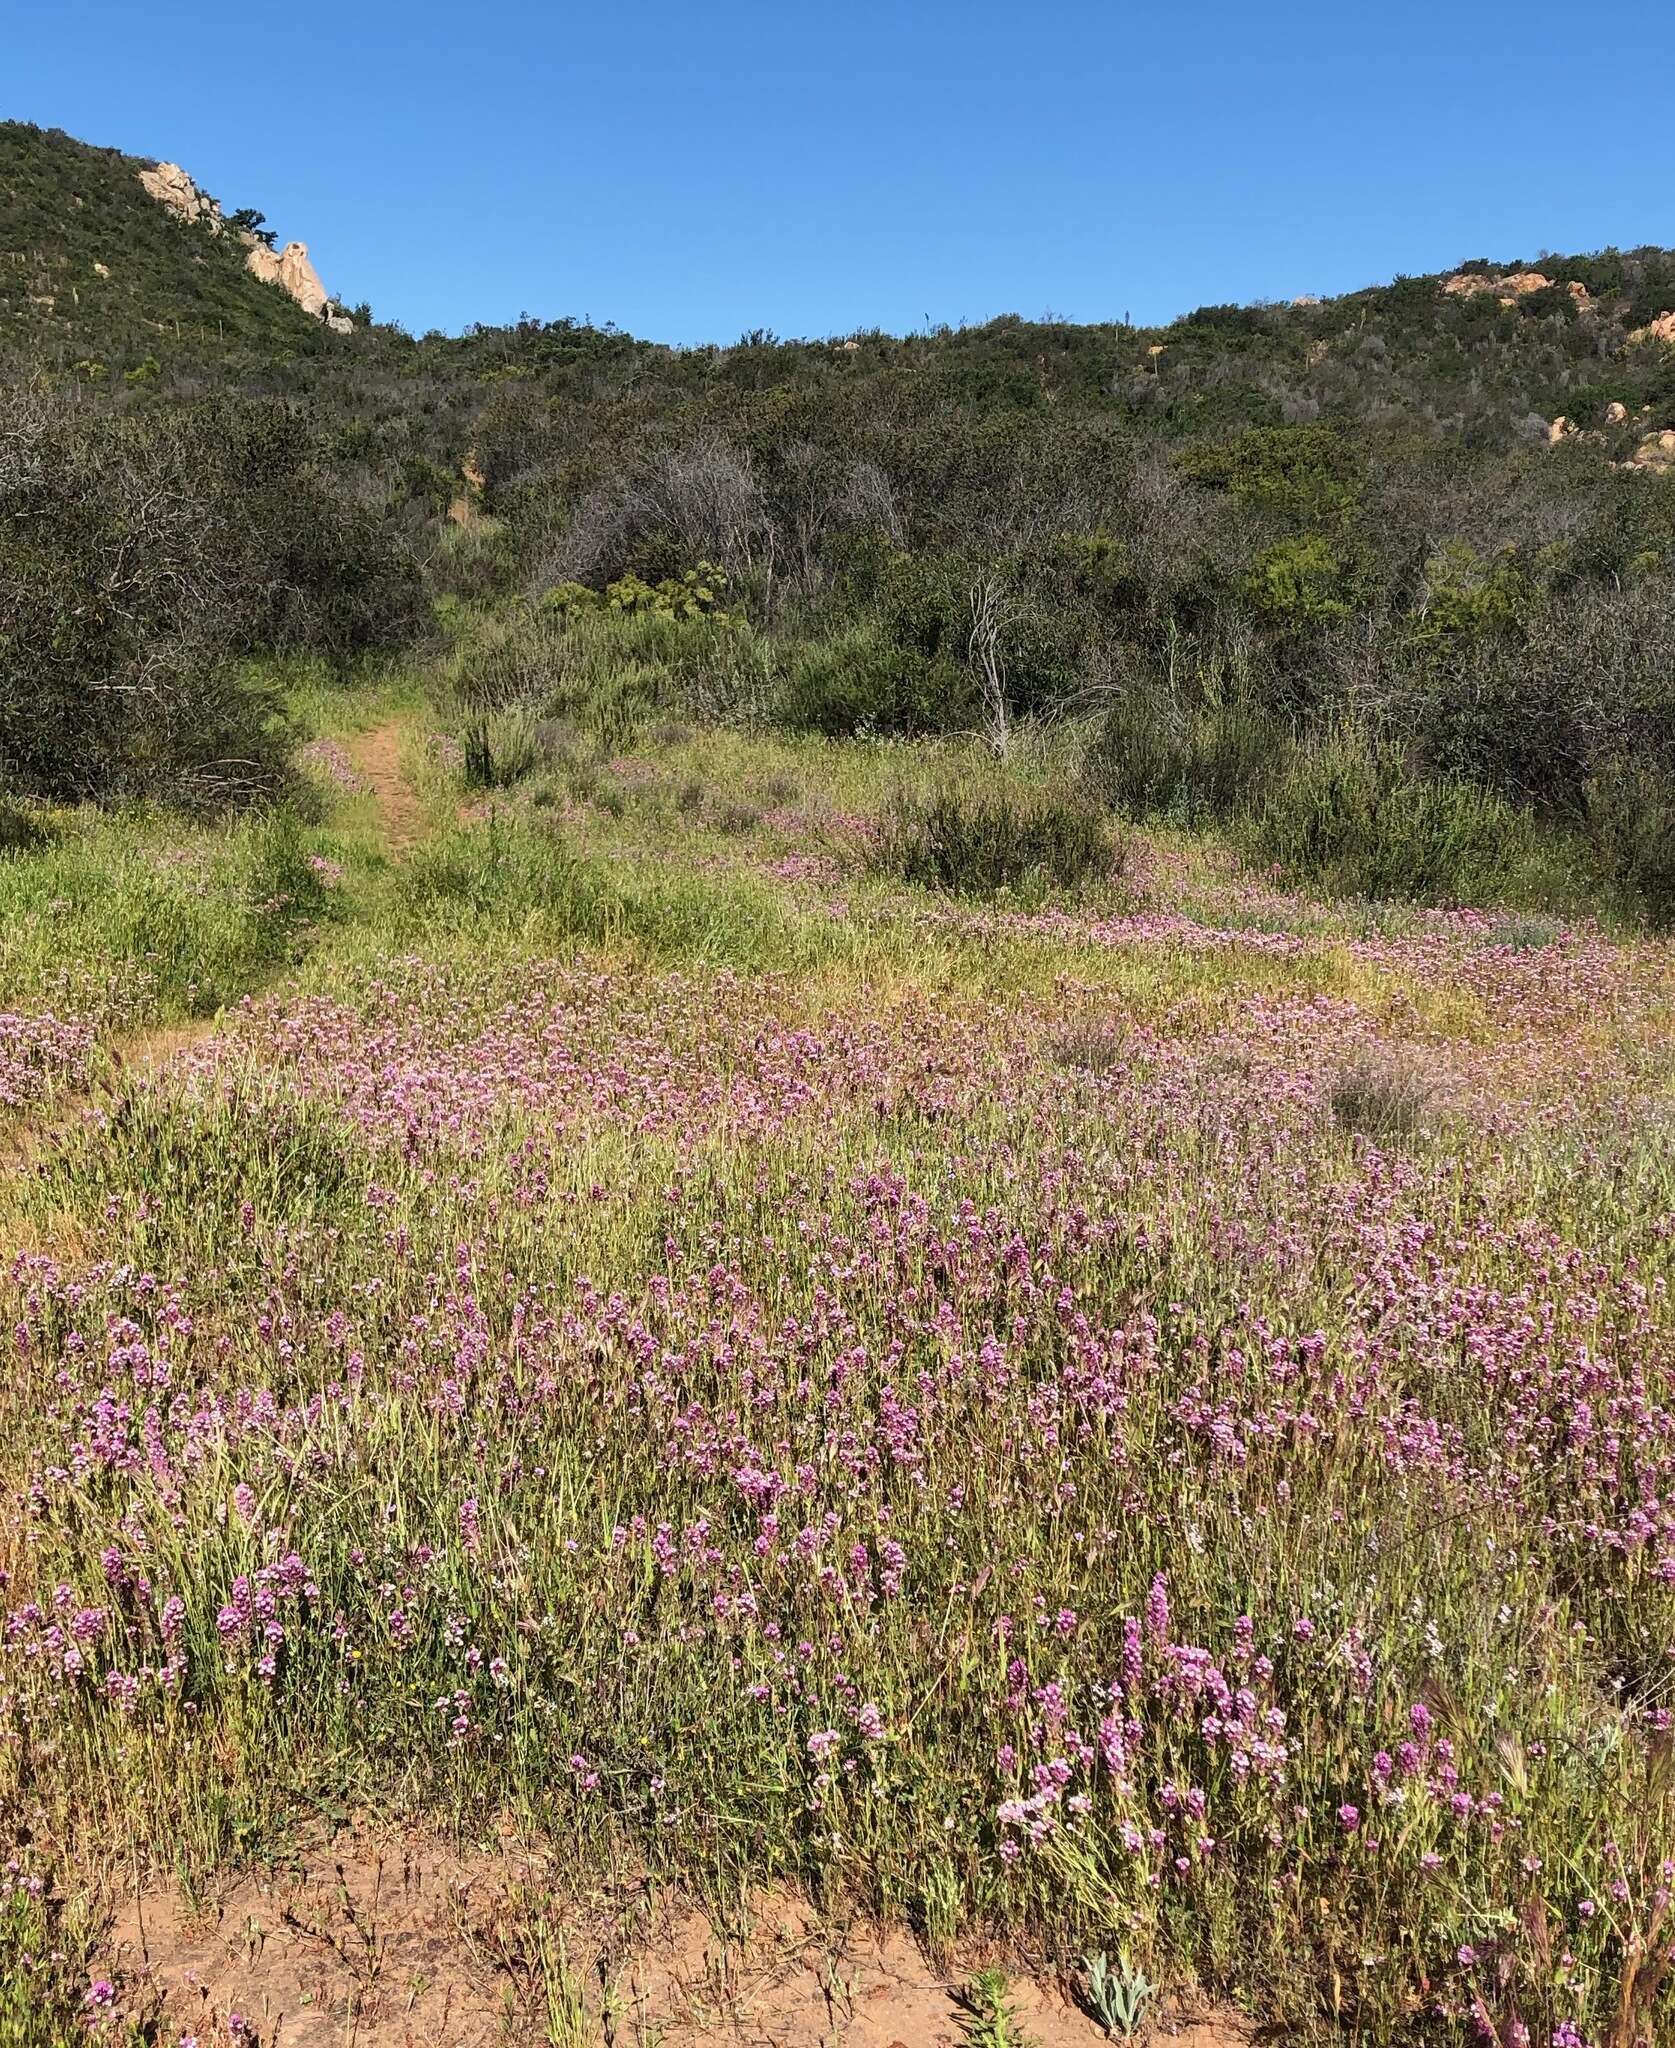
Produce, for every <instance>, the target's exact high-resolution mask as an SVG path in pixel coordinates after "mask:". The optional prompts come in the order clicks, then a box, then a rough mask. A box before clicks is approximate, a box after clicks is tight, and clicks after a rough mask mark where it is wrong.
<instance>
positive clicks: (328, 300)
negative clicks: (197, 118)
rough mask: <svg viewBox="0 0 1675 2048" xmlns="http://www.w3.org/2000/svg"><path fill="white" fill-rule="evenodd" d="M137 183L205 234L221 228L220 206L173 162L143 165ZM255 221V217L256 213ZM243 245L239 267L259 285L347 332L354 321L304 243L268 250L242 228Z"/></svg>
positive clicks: (223, 225) (336, 330)
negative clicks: (341, 309) (324, 280)
mask: <svg viewBox="0 0 1675 2048" xmlns="http://www.w3.org/2000/svg"><path fill="white" fill-rule="evenodd" d="M139 178H140V183H141V184H142V185H143V186H144V187H145V189H146V190H147V191H148V192H149V193H150V194H151V196H152V198H153V199H155V200H156V201H157V203H158V204H159V205H160V206H166V207H167V208H168V209H169V211H170V212H171V213H174V214H178V215H179V216H180V218H181V219H182V220H184V221H189V222H191V223H193V224H194V225H197V224H199V223H202V224H203V225H205V226H207V227H208V229H209V231H210V233H211V234H213V235H219V234H222V233H224V232H225V231H226V227H227V222H226V221H225V220H224V219H223V218H222V214H221V208H220V206H219V205H218V204H217V203H216V201H215V200H213V199H211V198H210V196H209V194H208V193H207V192H200V191H199V189H198V187H197V185H196V183H195V182H194V180H193V179H192V177H191V176H190V174H189V173H188V172H186V171H184V170H182V169H181V167H180V165H179V164H152V165H150V166H148V167H147V168H145V169H143V170H142V171H141V172H140V174H139ZM256 218H257V219H260V215H257V216H256ZM237 233H238V238H239V240H240V241H241V242H242V243H243V244H244V246H245V257H244V267H245V268H246V270H248V271H249V272H250V274H251V276H252V277H256V278H259V279H260V280H261V281H262V283H263V284H276V285H278V287H279V289H280V290H281V291H282V292H287V293H289V295H290V296H291V297H292V298H293V299H295V300H296V302H297V304H298V305H299V306H301V308H302V309H303V311H304V312H305V313H306V314H308V316H309V318H310V319H313V320H323V321H324V322H325V324H326V325H327V326H328V327H329V328H330V329H331V330H332V332H333V333H334V334H348V333H350V332H352V331H353V328H354V325H355V323H354V322H353V321H352V320H351V319H349V318H348V316H347V315H346V314H343V313H340V312H338V311H337V309H336V305H335V303H334V301H333V299H332V296H331V293H330V292H328V291H327V290H326V288H325V286H324V285H323V284H322V283H321V281H320V273H319V272H318V271H317V270H316V269H315V268H314V265H313V263H312V262H311V261H310V260H309V255H308V244H307V243H306V242H287V243H286V244H285V246H284V248H283V249H280V250H278V251H275V250H273V249H270V248H269V247H268V245H267V244H266V242H264V241H263V240H262V238H261V237H260V236H259V235H256V234H253V233H252V232H251V231H250V230H249V229H248V228H240V229H238V230H237Z"/></svg>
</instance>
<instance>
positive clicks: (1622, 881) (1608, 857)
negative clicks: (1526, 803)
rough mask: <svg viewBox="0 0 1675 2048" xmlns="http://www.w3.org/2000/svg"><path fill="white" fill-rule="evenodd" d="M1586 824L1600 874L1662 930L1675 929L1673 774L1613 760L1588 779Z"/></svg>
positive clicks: (1654, 765)
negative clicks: (1666, 926) (1672, 925)
mask: <svg viewBox="0 0 1675 2048" xmlns="http://www.w3.org/2000/svg"><path fill="white" fill-rule="evenodd" d="M1585 799H1586V807H1587V824H1588V831H1589V835H1590V837H1591V838H1592V841H1593V844H1594V848H1595V851H1596V856H1597V858H1598V861H1599V865H1600V869H1601V871H1602V872H1603V874H1604V875H1605V877H1606V879H1607V881H1609V882H1610V883H1611V884H1612V886H1613V887H1615V888H1616V889H1618V890H1619V891H1621V893H1622V895H1623V896H1624V898H1625V899H1626V900H1627V901H1628V902H1629V903H1631V904H1633V905H1635V906H1637V907H1638V908H1639V909H1641V910H1642V911H1644V912H1645V914H1646V915H1647V916H1649V917H1650V918H1652V919H1653V920H1654V921H1655V922H1656V923H1658V924H1664V925H1667V924H1675V773H1672V772H1671V771H1670V770H1669V769H1668V768H1665V767H1660V766H1659V765H1658V764H1657V763H1655V762H1652V761H1646V760H1635V759H1631V758H1629V757H1628V756H1625V755H1615V756H1613V757H1611V758H1610V759H1608V760H1605V761H1602V762H1601V763H1600V765H1599V766H1598V767H1597V768H1596V769H1595V770H1594V772H1593V774H1592V775H1590V776H1589V778H1588V782H1587V786H1586V791H1585Z"/></svg>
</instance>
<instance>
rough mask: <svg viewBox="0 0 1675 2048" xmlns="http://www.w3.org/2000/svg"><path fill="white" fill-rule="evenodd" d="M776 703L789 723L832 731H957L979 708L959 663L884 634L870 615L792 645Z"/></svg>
mask: <svg viewBox="0 0 1675 2048" xmlns="http://www.w3.org/2000/svg"><path fill="white" fill-rule="evenodd" d="M775 708H776V711H777V714H778V716H779V717H780V718H781V719H782V720H783V721H784V723H785V724H787V725H789V726H791V727H793V728H794V729H796V730H798V731H803V732H819V733H825V734H827V735H828V736H829V737H832V738H840V737H848V736H851V735H854V734H878V735H887V736H888V735H901V736H909V737H910V736H912V735H914V734H920V733H936V732H956V731H960V730H962V729H964V728H967V727H970V726H972V725H974V724H975V723H976V721H977V715H978V713H977V692H976V689H975V687H974V686H973V684H972V681H971V678H970V676H969V675H968V674H967V673H966V672H965V671H964V670H963V669H961V668H960V667H958V666H957V665H956V664H955V663H954V662H953V661H951V660H949V659H947V658H946V657H940V658H939V657H937V656H933V655H927V654H924V653H922V652H921V651H920V650H919V649H918V648H916V647H904V646H901V645H899V644H897V643H894V642H892V641H890V640H888V639H886V638H885V637H884V636H883V634H882V633H881V631H880V629H879V627H878V625H877V624H876V623H875V622H873V621H870V620H867V621H862V622H861V623H859V624H856V625H853V626H850V627H849V628H848V629H847V630H845V631H842V632H840V633H838V634H836V635H835V636H834V637H832V638H830V639H818V640H807V641H804V642H802V643H801V644H800V645H797V646H795V647H793V648H792V649H791V650H790V651H789V655H788V658H787V662H786V669H785V675H784V679H783V682H782V683H781V686H780V693H779V697H778V701H777V704H776V707H775Z"/></svg>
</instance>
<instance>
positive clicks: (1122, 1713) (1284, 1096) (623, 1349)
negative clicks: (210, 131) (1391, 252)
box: [0, 129, 1675, 2048]
mask: <svg viewBox="0 0 1675 2048" xmlns="http://www.w3.org/2000/svg"><path fill="white" fill-rule="evenodd" d="M8 137H9V146H10V148H11V149H12V152H13V160H14V161H16V162H19V163H21V164H23V165H24V166H25V167H26V169H27V176H26V177H20V178H16V179H14V180H13V182H12V185H11V188H10V189H11V190H12V191H13V192H15V193H23V192H25V191H27V195H28V197H27V205H26V206H25V204H24V203H23V201H22V200H20V201H19V204H18V206H17V208H16V212H15V217H14V216H13V215H12V214H8V216H7V218H8V222H9V223H10V233H9V241H10V242H15V243H17V244H18V245H19V246H20V247H26V248H27V250H28V251H29V252H32V253H30V254H29V259H28V261H29V264H31V265H33V266H34V267H33V270H32V271H31V272H30V275H31V278H32V280H33V282H34V283H35V284H37V285H44V286H45V287H47V288H45V289H39V290H32V291H26V292H24V294H23V297H22V299H21V300H20V301H18V302H17V303H16V304H14V305H12V307H11V311H10V313H9V315H8V318H9V319H10V320H11V322H12V324H11V326H10V327H9V329H8V341H7V343H6V346H5V348H4V350H3V351H0V353H3V355H4V360H3V361H0V1330H3V1331H4V1332H5V1337H4V1340H3V1342H0V1497H3V1498H5V1499H9V1500H10V1501H11V1502H12V1503H13V1511H12V1512H11V1513H10V1514H8V1515H6V1516H3V1517H0V2048H65V2044H66V2043H68V2042H82V2043H91V2044H96V2048H141V2044H153V2048H155V2044H160V2043H174V2044H176V2048H185V2044H191V2043H208V2042H210V2041H211V2040H215V2041H220V2042H223V2043H228V2044H235V2048H301V2044H304V2043H312V2042H322V2043H323V2042H326V2041H328V2040H329V2041H330V2042H332V2043H334V2044H335V2043H340V2042H350V2041H353V2042H355V2043H357V2044H358V2048H411V2043H412V2042H414V2041H416V2040H424V2041H434V2042H436V2043H438V2044H450V2048H451V2044H455V2043H458V2044H461V2048H525V2044H527V2043H530V2042H532V2041H545V2042H548V2043H551V2044H555V2048H723V2044H725V2043H731V2044H734V2048H738V2044H740V2043H746V2042H749V2043H756V2042H765V2041H772V2042H773V2043H774V2044H776V2048H933V2044H934V2048H950V2044H952V2043H954V2042H957V2041H964V2042H967V2043H970V2044H972V2048H1100V2044H1102V2043H1109V2042H1111V2041H1113V2040H1127V2041H1131V2042H1133V2043H1135V2044H1136V2048H1145V2044H1147V2043H1152V2044H1156V2048H1161V2044H1162V2043H1164V2042H1169V2043H1172V2044H1174V2048H1257V2044H1258V2043H1274V2042H1279V2041H1284V2042H1286V2043H1290V2044H1295V2048H1350V2044H1351V2043H1354V2044H1356V2048H1485V2044H1487V2043H1494V2044H1497V2048H1657V2044H1660V2043H1666V2042H1669V2041H1671V2040H1675V1949H1672V1948H1671V1945H1670V1937H1671V1929H1672V1926H1675V1922H1672V1919H1671V1913H1672V1910H1675V1897H1672V1890H1675V1863H1672V1862H1671V1860H1670V1852H1671V1845H1672V1844H1675V1692H1672V1672H1675V1291H1672V1287H1675V470H1672V469H1671V467H1670V466H1669V465H1667V464H1666V463H1665V461H1664V460H1663V456H1664V452H1665V441H1664V438H1663V437H1664V436H1665V435H1666V434H1668V435H1669V436H1670V437H1671V441H1675V403H1672V400H1675V392H1672V389H1671V384H1670V375H1671V362H1672V359H1675V346H1671V344H1670V341H1669V339H1668V336H1669V330H1670V327H1671V326H1672V325H1675V322H1672V321H1671V318H1670V311H1671V276H1672V270H1671V260H1670V258H1669V257H1668V256H1666V255H1665V254H1664V253H1662V252H1659V251H1653V250H1646V251H1640V252H1637V253H1635V254H1633V255H1630V256H1615V255H1613V256H1605V257H1596V258H1585V259H1578V260H1577V261H1575V262H1570V261H1567V260H1565V259H1560V258H1556V257H1552V258H1544V259H1542V261H1541V263H1540V266H1539V267H1535V266H1530V265H1514V264H1496V265H1488V264H1474V265H1468V266H1467V267H1466V268H1465V269H1464V270H1461V271H1447V272H1442V273H1439V274H1438V275H1437V276H1435V277H1431V278H1427V279H1420V280H1401V281H1399V282H1397V283H1395V284H1392V285H1389V286H1384V287H1379V288H1377V289H1374V290H1369V291H1366V292H1361V293H1356V294H1352V295H1350V296H1347V297H1345V298H1342V299H1339V300H1336V301H1333V302H1330V303H1327V304H1312V303H1311V304H1303V303H1300V304H1296V305H1287V306H1278V307H1250V308H1236V307H1220V308H1208V309H1201V310H1200V311H1198V312H1196V313H1194V314H1192V315H1190V316H1188V317H1186V318H1184V319H1182V320H1180V321H1177V322H1175V323H1173V324H1172V325H1170V326H1168V327H1165V328H1160V329H1156V330H1150V331H1145V330H1138V329H1134V328H1131V327H1127V326H1123V325H1107V326H1067V325H1056V324H1050V323H1029V322H1025V321H1022V320H1018V319H1013V318H1004V319H999V320H995V321H992V322H989V323H986V324H985V325H983V326H981V327H972V328H965V329H960V330H951V329H950V330H942V331H937V332H928V333H923V334H917V335H912V336H906V337H894V336H889V335H884V334H877V333H867V334H856V335H853V336H849V337H846V338H841V339H828V340H821V341H808V340H805V341H792V342H782V341H779V340H776V339H775V338H774V337H772V336H770V335H765V334H752V335H747V336H745V337H743V338H741V339H740V340H739V341H738V342H737V343H735V344H733V345H731V346H728V347H720V346H718V347H714V348H703V349H681V350H676V349H672V348H669V347H665V346H662V345H659V344H657V343H654V342H648V341H644V340H640V339H636V338H634V337H632V336H629V335H625V334H622V333H619V332H617V331H615V330H613V329H610V328H608V327H594V326H589V325H582V324H579V323H576V322H572V321H563V320H560V321H552V322H537V321H523V322H520V323H517V324H516V325H514V326H511V327H506V328H498V329H484V328H478V329H473V330H471V331H469V332H468V333H466V334H463V335H460V336H455V337H449V336H442V335H429V336H425V337H422V338H415V337H412V336H409V335H406V334H404V333H402V332H400V331H399V330H398V329H396V328H393V327H379V326H372V325H369V324H368V323H367V322H366V321H365V320H364V319H363V320H360V321H358V322H357V324H356V326H355V327H354V328H353V329H352V330H350V331H336V330H334V329H332V328H331V327H330V326H329V325H328V324H326V322H325V321H324V320H321V319H317V318H315V319H311V318H310V317H309V315H308V313H307V311H306V309H304V308H302V307H300V306H298V305H296V304H294V303H293V302H292V300H291V299H290V298H288V297H287V296H286V295H285V293H284V292H282V291H279V290H276V289H274V288H273V287H271V286H268V285H265V284H263V283H261V282H260V281H259V280H258V279H256V278H255V277H254V276H253V275H252V274H251V272H250V268H249V263H250V257H251V255H252V254H253V253H254V252H253V250H252V247H251V245H250V244H249V243H248V242H240V241H239V239H238V237H239V235H240V234H241V233H253V232H254V231H255V226H256V223H254V222H253V220H252V218H251V217H250V216H249V215H248V214H245V213H242V212H233V213H229V214H228V215H227V216H226V217H225V221H224V226H223V230H222V232H221V233H220V234H219V235H218V234H215V233H214V232H213V231H212V229H211V228H210V227H209V226H206V225H204V224H203V223H202V222H201V221H198V222H194V221H193V220H190V219H182V218H180V217H179V216H180V213H181V211H182V210H184V211H185V212H187V213H191V212H194V211H196V210H198V208H199V197H198V195H197V192H196V188H195V187H191V186H189V185H188V184H187V183H186V182H184V174H181V177H180V178H179V179H176V178H174V177H173V176H172V174H171V176H170V179H169V181H168V186H169V189H170V190H171V191H172V192H173V193H174V194H175V195H176V197H177V198H178V199H179V200H180V201H181V202H182V204H181V205H180V206H177V207H176V209H175V210H174V211H171V210H170V209H169V207H168V206H166V205H165V204H163V203H160V202H159V201H158V200H156V199H154V198H152V197H151V196H150V195H149V194H148V192H147V190H146V187H145V186H144V185H142V183H141V181H140V177H139V169H140V168H141V167H138V166H136V165H135V163H134V162H133V161H132V160H131V159H126V158H121V157H115V156H112V155H109V154H108V153H101V152H97V151H89V150H85V149H84V148H83V147H82V146H81V145H80V144H74V143H70V142H68V141H66V140H65V139H64V138H56V137H51V136H42V135H39V134H38V133H37V132H36V131H32V130H23V129H17V130H12V131H8ZM166 168H168V167H158V172H157V173H155V174H153V175H152V180H151V182H152V183H153V184H158V183H159V182H161V172H162V171H163V170H164V169H166ZM78 200H79V201H80V202H81V203H80V204H79V205H78V204H77V201H78ZM101 223H103V225H101ZM118 227H120V228H121V232H122V234H123V235H124V236H126V238H127V239H126V242H125V244H124V246H125V247H126V248H127V249H128V250H129V251H130V256H129V258H128V259H127V261H126V267H124V259H122V258H120V257H118V256H115V255H111V254H108V253H106V252H107V250H108V246H109V245H108V243H107V239H106V236H107V231H108V232H110V233H115V232H116V229H117V228H118ZM258 246H260V245H258ZM133 252H139V253H138V255H137V256H136V255H135V254H134V253H133ZM274 253H275V255H276V259H277V261H278V262H279V263H280V264H283V263H284V262H285V256H284V254H283V253H282V252H274ZM258 260H260V259H258ZM95 265H98V266H102V267H103V269H107V270H109V271H110V272H111V276H110V277H109V278H108V279H106V278H104V277H102V276H101V275H100V270H99V269H98V268H95V267H94V266H95ZM27 267H28V266H27V265H21V264H20V265H18V266H17V269H18V272H19V274H20V276H21V273H22V272H23V270H24V269H25V268H27ZM86 272H91V274H92V276H93V277H94V278H95V279H96V280H97V281H98V283H99V284H100V285H101V286H105V285H108V286H110V287H111V294H112V295H111V296H110V297H108V298H100V297H99V296H97V295H96V294H95V293H93V292H92V291H91V290H89V289H84V288H83V285H82V283H81V280H82V278H83V275H84V273H86ZM288 275H289V276H290V278H291V281H292V283H293V285H294V286H296V287H298V288H306V289H308V290H309V291H310V292H312V293H315V294H316V300H317V303H316V310H317V311H326V312H329V310H330V302H329V301H327V300H326V299H325V298H324V295H323V291H320V290H319V288H318V287H316V286H314V285H312V284H311V283H310V279H309V276H308V275H307V274H305V273H304V271H303V269H302V265H301V259H300V258H296V259H294V260H293V261H292V263H291V267H290V270H289V272H288ZM54 280H57V283H56V284H55V283H54ZM343 281H344V282H350V283H352V282H353V281H352V280H343ZM17 288H18V290H20V291H22V290H23V287H22V285H21V284H18V286H17ZM37 300H39V301H41V302H42V303H39V304H37V303H36V301H37ZM48 300H50V301H51V303H50V304H47V303H45V302H46V301H48ZM183 307H185V308H188V309H189V310H188V311H186V312H182V311H181V308H183ZM218 308H219V309H220V310H216V309H218ZM230 322H232V323H234V324H233V325H232V326H230V325H229V323H230ZM240 322H242V323H243V324H237V323H240ZM1561 421H1563V422H1565V424H1558V422H1561Z"/></svg>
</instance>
